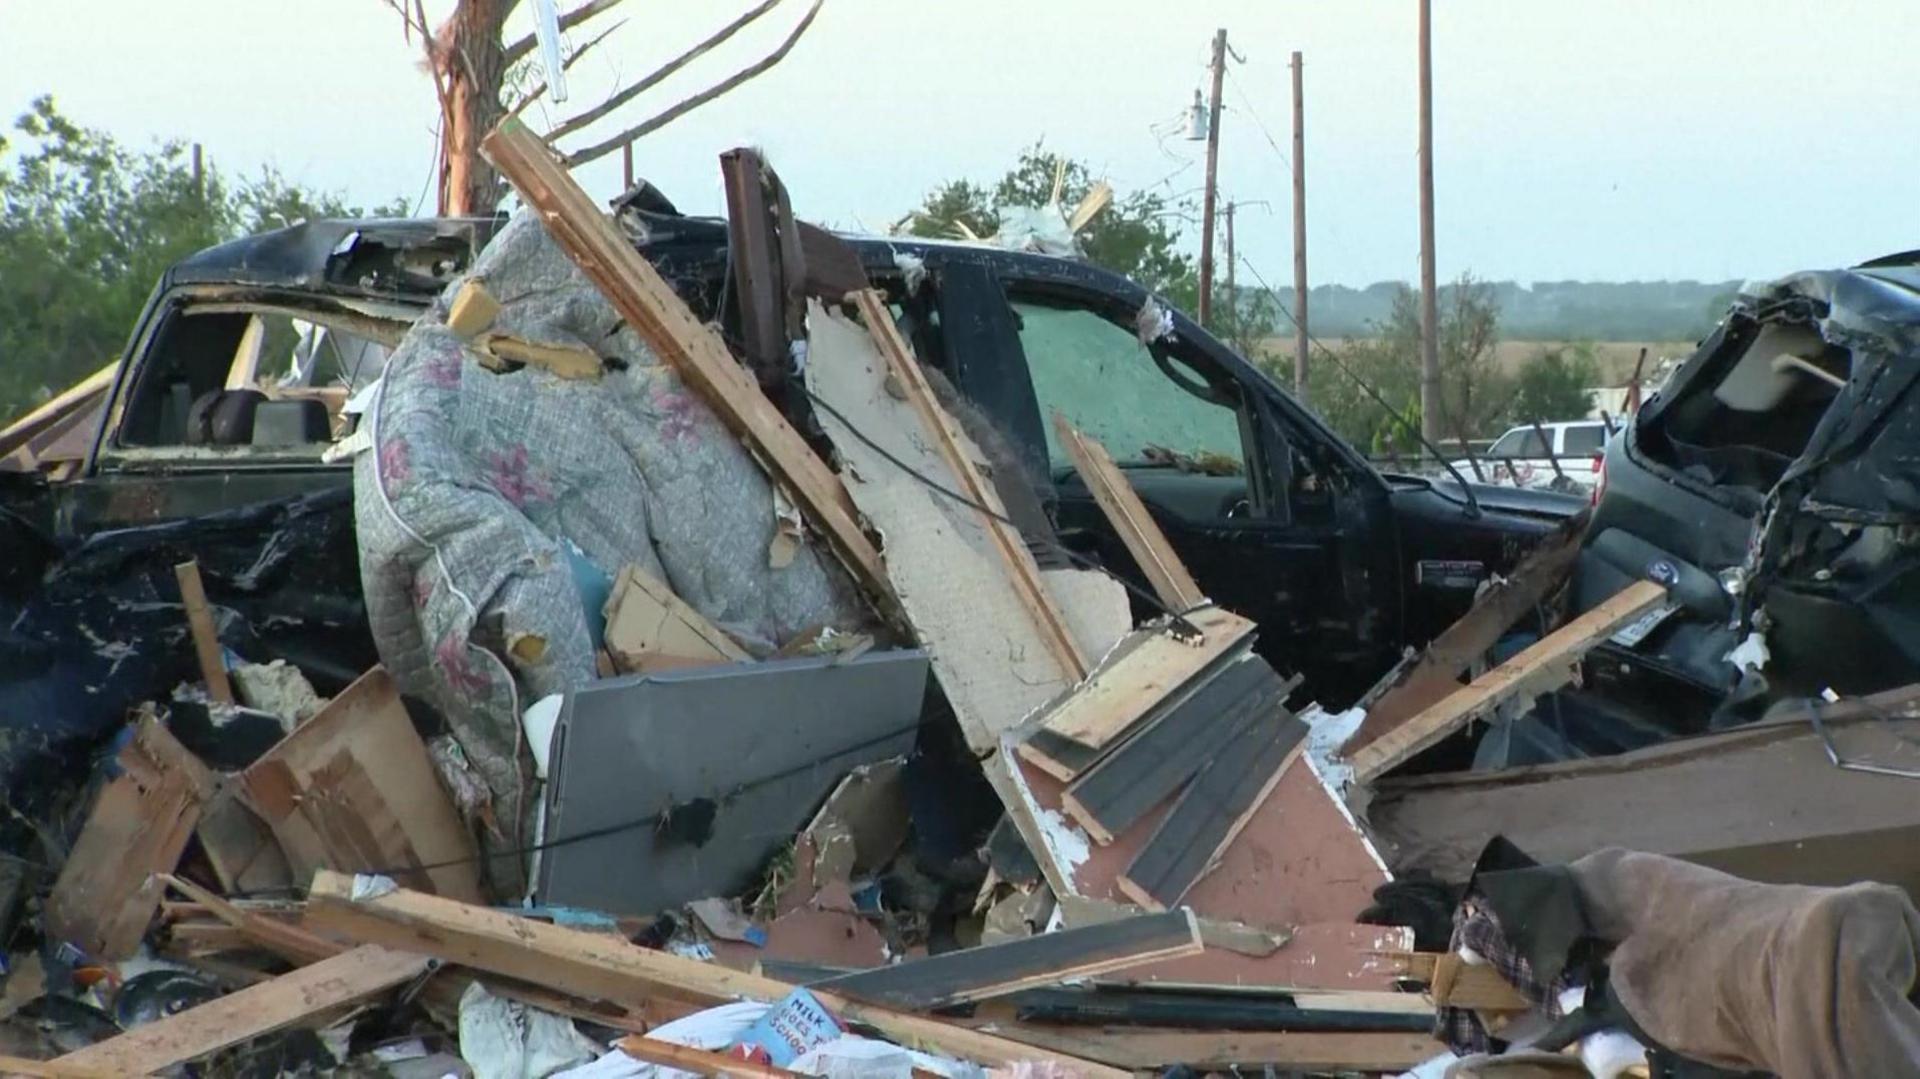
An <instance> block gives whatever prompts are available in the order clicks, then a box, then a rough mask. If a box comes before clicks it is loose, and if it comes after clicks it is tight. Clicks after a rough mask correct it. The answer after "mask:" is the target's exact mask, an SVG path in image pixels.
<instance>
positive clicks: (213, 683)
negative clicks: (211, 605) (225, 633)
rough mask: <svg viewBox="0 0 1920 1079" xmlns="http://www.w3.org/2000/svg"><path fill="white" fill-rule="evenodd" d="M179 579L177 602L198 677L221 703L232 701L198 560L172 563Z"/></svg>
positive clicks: (223, 660) (175, 576) (174, 574)
mask: <svg viewBox="0 0 1920 1079" xmlns="http://www.w3.org/2000/svg"><path fill="white" fill-rule="evenodd" d="M173 576H174V579H175V580H177V581H179V582H180V605H181V606H182V607H185V608H186V611H187V629H188V630H190V631H191V632H192V633H193V657H194V659H195V660H196V661H198V662H199V664H200V680H201V681H202V682H205V683H206V684H207V695H208V696H210V697H212V698H213V699H214V700H216V701H219V702H220V703H221V704H232V703H233V686H232V685H231V684H229V683H228V681H227V664H226V660H225V658H224V657H223V656H222V654H221V651H220V634H219V633H218V632H216V631H215V630H214V628H213V612H212V611H211V610H209V609H208V607H207V590H206V588H205V587H203V586H202V584H201V582H200V563H198V562H182V563H180V564H179V565H177V566H175V567H173Z"/></svg>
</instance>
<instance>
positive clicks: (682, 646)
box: [606, 566, 753, 674]
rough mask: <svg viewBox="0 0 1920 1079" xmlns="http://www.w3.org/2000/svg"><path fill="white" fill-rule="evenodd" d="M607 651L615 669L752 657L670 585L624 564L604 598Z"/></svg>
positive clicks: (636, 669) (640, 670)
mask: <svg viewBox="0 0 1920 1079" xmlns="http://www.w3.org/2000/svg"><path fill="white" fill-rule="evenodd" d="M606 616H607V632H606V642H607V643H606V647H607V654H608V655H610V656H612V657H613V666H614V669H615V670H618V671H619V672H620V673H621V674H646V673H649V672H653V671H667V670H674V669H677V668H680V667H700V666H706V665H709V664H714V663H738V662H742V661H745V660H749V659H752V658H753V657H751V656H749V655H748V654H747V651H746V649H744V648H741V647H740V646H739V645H738V644H735V643H734V640H733V638H731V637H729V636H727V635H726V633H725V632H723V631H722V630H721V629H720V628H719V627H717V626H715V625H714V624H713V623H712V622H709V621H707V619H706V618H705V617H704V616H703V615H701V613H700V612H699V611H697V610H694V609H693V606H692V605H691V604H689V603H688V602H687V601H686V600H683V599H681V598H680V597H679V596H677V595H675V594H674V592H673V589H671V588H668V587H667V586H666V585H665V584H664V583H662V582H661V581H660V580H658V579H657V578H655V577H654V576H653V575H652V574H650V573H648V572H647V571H646V570H643V569H641V568H640V567H639V566H627V567H625V568H623V569H622V570H621V571H620V576H619V578H618V579H617V580H615V581H614V583H613V593H612V595H611V596H610V597H609V598H608V600H607V609H606Z"/></svg>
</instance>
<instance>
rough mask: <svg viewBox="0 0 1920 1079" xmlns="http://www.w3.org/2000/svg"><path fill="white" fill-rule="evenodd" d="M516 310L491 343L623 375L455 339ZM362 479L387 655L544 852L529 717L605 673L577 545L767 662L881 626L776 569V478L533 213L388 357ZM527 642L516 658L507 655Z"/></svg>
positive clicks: (791, 565) (813, 562)
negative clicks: (552, 351) (772, 555)
mask: <svg viewBox="0 0 1920 1079" xmlns="http://www.w3.org/2000/svg"><path fill="white" fill-rule="evenodd" d="M470 279H473V280H479V281H482V282H484V284H485V286H486V288H487V290H488V292H489V293H491V294H492V295H493V296H494V297H495V298H496V299H498V300H499V302H500V304H501V308H500V312H499V314H498V315H497V316H496V318H495V320H494V328H495V329H496V330H498V331H499V332H501V333H504V334H509V335H511V336H513V337H515V338H518V339H521V340H525V341H528V342H532V343H535V344H540V345H549V346H555V347H574V348H589V349H591V350H593V351H594V352H595V353H597V354H598V355H600V356H601V357H603V358H605V359H607V360H609V361H610V362H609V363H608V370H607V372H606V374H605V375H604V377H602V378H599V379H594V380H562V379H559V378H556V377H554V376H553V375H552V374H551V373H549V372H547V371H545V370H542V369H539V368H536V367H532V366H528V367H525V368H522V369H519V370H513V371H506V372H501V373H495V372H493V371H489V370H487V369H486V368H484V367H482V366H481V365H480V363H479V362H478V359H477V354H476V353H474V352H473V351H471V349H469V348H468V347H466V346H465V345H464V344H463V342H462V341H461V340H460V339H459V338H457V337H456V336H454V335H453V334H452V333H451V332H450V331H448V329H447V328H446V326H445V324H444V318H445V314H446V311H447V308H448V305H449V304H450V303H451V302H452V298H453V297H454V296H455V294H456V293H457V292H458V290H459V289H460V287H461V286H462V285H463V284H464V283H465V282H466V281H467V280H470ZM380 387H381V388H380V392H379V395H378V397H377V398H376V399H375V400H374V401H373V402H372V404H371V406H370V408H369V412H368V421H369V423H368V428H369V429H370V430H371V432H372V442H373V448H372V450H371V451H370V452H367V453H363V454H361V455H360V456H359V457H358V458H357V459H356V463H355V470H354V492H355V510H356V524H357V529H358V536H359V545H360V567H361V576H362V580H363V584H364V591H365V595H366V602H367V610H368V615H369V621H370V623H371V625H372V628H373V635H374V639H375V642H376V643H377V645H378V647H379V651H380V657H381V659H382V661H383V662H384V663H385V664H386V666H387V668H388V670H389V671H391V672H392V674H393V676H394V678H395V679H396V681H398V682H399V684H400V686H401V687H402V688H403V689H404V690H405V691H406V692H408V693H410V694H414V695H417V696H421V697H424V698H426V699H428V700H430V701H432V702H433V703H434V704H435V705H436V706H437V707H439V709H440V710H441V711H442V712H444V713H445V714H446V716H447V718H448V720H449V722H450V723H451V724H452V726H453V729H454V731H455V733H456V734H457V735H458V737H459V740H460V742H461V745H462V747H463V748H464V749H465V751H466V754H467V756H468V757H469V758H470V759H471V761H472V762H473V764H474V765H475V767H476V768H477V769H478V771H479V772H480V774H481V776H482V777H483V778H484V779H485V780H486V783H487V786H488V787H489V789H490V790H491V791H492V794H493V797H494V810H495V816H496V819H497V820H498V821H499V822H500V824H501V827H502V829H503V830H505V831H506V832H507V835H506V836H503V837H502V838H508V840H509V844H511V845H517V842H514V841H513V840H512V839H511V838H510V837H511V835H513V834H519V835H520V836H521V837H522V838H524V836H525V828H526V827H527V820H526V817H527V816H528V815H527V814H525V813H524V812H523V810H524V807H523V805H522V800H523V797H524V795H525V793H527V792H525V791H524V789H523V788H524V786H525V783H526V782H527V773H526V771H525V766H524V763H523V761H524V758H523V757H522V756H521V751H520V747H519V740H520V732H519V714H520V707H519V705H520V702H521V701H522V700H526V701H532V700H535V699H538V698H540V697H543V696H546V695H548V694H551V693H556V692H560V691H562V690H565V689H568V688H570V687H573V686H578V685H581V684H583V683H585V682H587V681H589V680H591V679H592V678H593V677H594V651H593V642H592V639H591V635H590V633H589V629H588V614H587V611H586V608H585V606H584V605H583V602H582V598H581V594H580V590H579V587H578V586H577V585H576V583H575V571H574V569H573V568H572V566H571V565H570V559H569V555H568V553H567V551H566V548H565V543H566V542H567V541H570V542H571V543H572V544H573V545H575V546H577V547H578V549H579V552H580V554H581V555H582V556H584V557H585V558H586V559H587V560H588V561H590V562H591V563H592V564H593V565H594V566H596V567H598V568H599V569H600V570H602V571H603V572H606V573H609V574H610V573H612V572H614V571H617V570H618V569H620V568H621V567H624V566H627V565H634V566H638V567H639V568H640V569H641V570H643V571H645V572H646V573H648V574H650V575H651V576H653V577H655V578H657V579H659V580H661V581H664V582H666V584H667V585H668V586H669V587H671V588H672V590H673V592H674V593H675V594H676V595H677V596H679V597H680V598H681V599H682V600H684V601H686V603H687V604H689V605H690V606H691V607H693V608H694V609H695V610H697V611H698V612H699V613H700V614H701V615H702V616H703V617H705V618H706V619H708V620H709V621H711V622H712V623H714V624H715V625H717V626H719V627H721V628H722V629H724V630H726V631H727V632H728V633H729V634H730V635H731V636H732V637H733V638H734V639H735V640H736V641H740V642H742V643H743V644H745V645H746V646H747V648H748V651H750V652H753V653H756V654H765V653H766V652H769V651H771V650H772V649H773V648H775V647H777V646H779V645H780V644H782V643H785V642H786V641H787V640H788V639H789V638H791V637H792V636H794V635H795V634H797V633H799V632H800V631H802V630H804V629H808V628H811V627H818V626H820V625H832V626H837V627H841V628H845V629H849V630H853V629H858V628H860V627H863V626H864V625H865V624H866V618H865V614H864V611H863V608H862V607H861V606H860V601H859V597H858V596H857V594H856V592H855V590H854V588H853V585H852V584H851V582H850V581H849V580H848V579H847V578H846V576H845V574H844V573H843V572H842V571H841V570H840V568H839V567H838V565H837V564H834V563H832V562H831V561H830V560H829V559H825V558H823V557H821V555H820V554H818V553H817V552H816V551H815V550H814V549H812V548H807V549H803V550H801V551H798V552H796V556H795V557H794V558H793V559H792V560H791V561H789V562H788V563H786V564H785V565H784V566H783V567H781V568H778V569H775V568H773V567H771V566H769V565H768V560H767V550H768V547H769V545H770V544H771V543H772V541H773V539H774V535H775V531H776V518H775V512H774V499H773V493H772V490H771V487H770V485H769V483H768V481H767V478H766V476H765V475H763V474H762V473H761V471H760V470H759V468H758V467H757V466H756V465H755V464H754V463H753V461H752V459H751V458H750V457H749V456H748V454H747V452H746V450H745V449H744V448H743V447H742V446H741V444H740V443H739V441H738V440H737V439H735V438H734V436H733V435H732V434H731V433H729V432H728V431H727V430H726V429H725V428H724V427H723V426H722V425H721V424H720V422H719V421H718V420H717V419H716V418H715V416H714V414H713V412H712V411H711V409H710V408H709V407H708V405H707V403H706V402H705V401H703V400H701V399H700V398H699V397H697V396H696V395H694V394H693V393H692V392H690V391H689V390H688V389H687V387H686V386H685V385H684V383H683V382H682V381H681V379H680V377H679V376H678V375H677V374H676V373H675V372H674V371H673V370H672V369H671V368H669V367H667V366H665V365H663V364H662V363H661V362H660V361H659V360H658V359H657V358H656V357H655V356H654V355H653V353H652V352H651V351H650V350H648V349H647V348H646V346H645V345H643V344H642V343H641V341H640V339H639V338H638V337H637V336H636V335H635V334H634V333H633V332H632V330H630V329H629V328H627V327H626V326H625V325H624V324H622V323H621V321H620V319H619V318H618V316H617V315H616V314H615V312H614V311H613V309H612V307H611V306H609V305H608V303H607V302H606V300H605V298H604V297H603V296H602V295H601V294H600V293H599V291H598V290H597V289H595V288H594V286H593V285H592V284H591V282H589V281H588V280H587V279H586V278H585V277H584V276H583V275H581V274H580V272H579V271H578V270H577V269H576V268H575V266H574V265H573V263H572V262H571V261H569V260H568V259H567V257H566V256H565V254H564V253H562V252H561V251H560V249H559V248H558V246H557V245H555V244H554V243H553V242H552V240H551V239H550V238H549V237H548V235H547V234H546V232H545V230H544V229H542V228H541V227H540V225H539V223H538V220H537V219H536V218H534V217H532V216H529V215H525V214H523V215H521V216H520V217H518V218H516V219H515V220H514V221H513V222H511V223H510V224H509V225H507V226H506V227H505V228H504V229H502V230H501V232H500V234H499V235H498V236H497V237H496V238H495V239H494V240H493V242H492V243H491V244H490V245H488V247H487V249H486V250H485V251H484V252H483V253H482V254H481V255H480V257H479V258H478V259H477V260H476V261H475V264H474V266H473V269H472V271H471V272H470V274H469V275H468V277H466V278H462V279H460V280H456V281H454V282H452V283H450V284H449V285H448V288H447V290H446V292H445V293H443V295H442V297H441V298H440V300H439V301H438V302H437V303H436V304H435V306H434V308H433V310H432V311H431V312H429V313H428V314H427V315H426V316H424V317H423V318H421V320H420V321H419V322H418V323H416V324H415V325H414V327H413V329H412V330H411V331H409V333H408V335H407V337H406V338H405V340H403V341H402V342H401V345H400V347H399V348H398V349H397V350H396V351H395V352H394V354H393V356H392V357H391V358H390V359H389V361H388V363H387V366H386V370H385V373H384V375H383V377H382V379H381V383H380ZM509 645H511V646H512V648H511V649H510V648H509Z"/></svg>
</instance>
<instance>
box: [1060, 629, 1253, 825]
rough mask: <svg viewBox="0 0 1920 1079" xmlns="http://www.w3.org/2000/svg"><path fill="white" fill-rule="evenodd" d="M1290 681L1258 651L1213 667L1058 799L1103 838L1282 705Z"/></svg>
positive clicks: (1143, 811)
mask: <svg viewBox="0 0 1920 1079" xmlns="http://www.w3.org/2000/svg"><path fill="white" fill-rule="evenodd" d="M1288 688H1289V687H1288V686H1287V685H1286V684H1285V683H1283V682H1281V680H1280V676H1279V675H1277V674H1275V673H1274V672H1273V668H1272V667H1269V666H1267V664H1266V661H1264V660H1262V659H1260V658H1259V657H1258V656H1254V655H1246V656H1242V657H1240V658H1239V659H1238V660H1236V661H1234V662H1233V663H1231V664H1229V665H1228V666H1227V667H1226V668H1225V669H1224V670H1221V671H1218V672H1216V673H1214V674H1213V676H1212V677H1211V678H1209V679H1208V680H1207V681H1206V683H1205V684H1204V685H1202V686H1200V687H1199V688H1197V689H1195V690H1194V691H1193V692H1192V693H1190V694H1188V695H1187V697H1186V698H1185V699H1183V700H1182V701H1180V702H1179V703H1178V704H1176V705H1174V706H1173V707H1172V708H1170V709H1167V710H1165V711H1164V712H1162V713H1159V714H1157V715H1155V716H1153V717H1152V718H1150V719H1148V720H1146V721H1145V722H1144V723H1142V724H1141V728H1142V729H1141V730H1140V731H1139V733H1137V734H1135V735H1133V736H1131V737H1129V738H1128V739H1127V740H1126V741H1124V742H1122V743H1121V744H1120V745H1119V747H1118V748H1116V749H1114V750H1113V751H1112V752H1109V753H1108V754H1107V755H1106V756H1104V757H1101V758H1100V759H1099V761H1098V762H1096V763H1095V764H1093V765H1092V766H1091V767H1089V768H1087V769H1086V770H1085V771H1082V772H1081V773H1080V775H1079V776H1078V778H1076V779H1075V780H1074V781H1073V783H1072V784H1071V785H1070V786H1068V787H1067V790H1066V793H1065V794H1064V795H1063V796H1062V797H1061V802H1062V804H1063V805H1064V807H1065V808H1066V811H1067V813H1068V814H1069V815H1071V816H1072V817H1073V819H1074V820H1075V821H1078V822H1079V823H1080V825H1081V826H1082V827H1084V828H1086V830H1087V833H1088V834H1089V835H1091V836H1093V838H1094V840H1095V841H1097V842H1099V843H1102V844H1106V843H1111V842H1113V838H1114V836H1116V835H1119V834H1120V833H1121V832H1123V831H1125V830H1126V829H1127V828H1128V827H1129V826H1130V825H1132V824H1133V822H1134V821H1137V820H1139V819H1141V818H1142V817H1144V816H1146V815H1147V813H1148V812H1149V811H1151V810H1152V809H1153V808H1154V807H1155V806H1157V805H1159V804H1160V803H1161V802H1162V801H1164V800H1165V799H1166V797H1167V796H1168V795H1170V794H1172V793H1173V792H1175V791H1177V790H1179V789H1180V786H1181V785H1182V784H1184V783H1185V782H1186V781H1187V780H1188V779H1190V778H1192V777H1193V775H1194V773H1196V772H1198V771H1200V770H1201V769H1202V768H1204V767H1206V766H1207V764H1208V763H1209V762H1211V761H1212V760H1213V759H1214V758H1215V757H1217V756H1218V755H1219V754H1220V753H1221V751H1222V750H1224V749H1226V748H1227V746H1228V745H1229V744H1231V743H1232V742H1233V741H1234V739H1235V738H1237V737H1238V736H1239V734H1240V732H1242V731H1243V730H1245V729H1246V728H1247V727H1248V726H1249V725H1251V724H1253V723H1255V722H1256V721H1258V720H1259V719H1260V718H1261V717H1262V716H1270V715H1273V714H1274V713H1276V712H1278V711H1279V710H1280V706H1281V702H1282V701H1283V700H1284V699H1285V697H1286V694H1287V690H1288Z"/></svg>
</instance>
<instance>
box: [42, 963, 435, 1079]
mask: <svg viewBox="0 0 1920 1079" xmlns="http://www.w3.org/2000/svg"><path fill="white" fill-rule="evenodd" d="M430 967H431V963H430V961H429V960H427V959H426V958H424V957H422V956H418V955H408V954H406V953H404V952H390V951H388V950H386V949H385V948H379V947H375V946H373V945H365V946H362V947H359V948H355V949H354V950H352V951H350V952H343V953H341V954H340V955H337V956H334V957H333V958H331V959H323V960H321V961H320V962H318V963H315V964H314V965H312V966H310V967H303V968H301V969H299V970H296V971H294V972H293V973H291V974H284V975H282V976H280V977H278V978H275V979H274V980H272V981H270V982H262V983H260V984H259V985H255V986H249V987H248V988H246V989H242V990H240V991H238V992H235V993H230V994H228V995H227V996H224V997H221V998H219V999H218V1000H211V1001H208V1002H207V1003H205V1004H202V1005H200V1006H199V1007H196V1008H189V1009H188V1010H186V1011H184V1012H179V1013H176V1014H174V1015H170V1016H167V1017H166V1018H164V1019H157V1020H155V1021H153V1022H151V1023H148V1024H146V1025H144V1026H140V1027H137V1028H135V1029H133V1030H130V1031H128V1032H127V1033H125V1034H121V1035H119V1036H117V1037H113V1038H108V1039H107V1040H106V1041H103V1042H100V1043H98V1044H95V1045H90V1046H88V1047H86V1048H85V1049H82V1050H80V1051H78V1052H74V1053H68V1054H67V1055H66V1056H63V1057H60V1058H59V1059H58V1060H56V1061H54V1063H56V1064H65V1065H72V1066H75V1067H79V1068H85V1069H88V1070H99V1071H107V1072H111V1073H113V1074H117V1075H149V1074H152V1073H154V1072H159V1071H165V1070H166V1069H168V1068H171V1067H173V1066H174V1065H176V1064H184V1063H186V1062H187V1061H189V1060H198V1059H199V1058H201V1057H204V1056H206V1055H207V1054H209V1053H213V1052H217V1051H219V1050H221V1049H224V1048H226V1047H227V1046H230V1045H238V1044H239V1043H241V1042H244V1041H246V1040H248V1039H249V1038H257V1037H259V1036H260V1035H262V1034H270V1033H272V1032H273V1031H276V1030H280V1029H282V1028H285V1027H290V1026H293V1025H295V1024H297V1023H299V1022H300V1021H301V1020H303V1019H307V1018H309V1017H311V1016H314V1015H318V1014H320V1013H322V1012H325V1011H328V1010H329V1009H332V1008H335V1007H338V1006H340V1005H342V1004H351V1003H354V1002H355V1001H359V1000H363V999H365V998H367V997H370V996H373V995H374V994H376V993H379V992H382V991H383V990H387V989H391V988H393V987H394V986H397V985H400V984H402V983H404V982H407V981H409V980H411V979H413V978H417V977H419V976H420V975H422V974H424V973H426V972H427V970H428V969H430Z"/></svg>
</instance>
